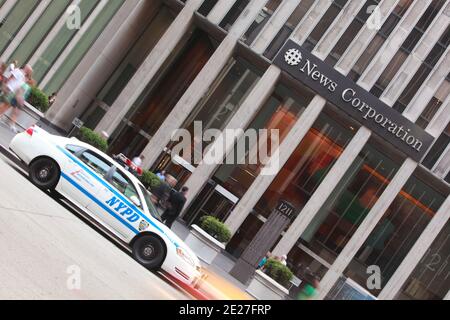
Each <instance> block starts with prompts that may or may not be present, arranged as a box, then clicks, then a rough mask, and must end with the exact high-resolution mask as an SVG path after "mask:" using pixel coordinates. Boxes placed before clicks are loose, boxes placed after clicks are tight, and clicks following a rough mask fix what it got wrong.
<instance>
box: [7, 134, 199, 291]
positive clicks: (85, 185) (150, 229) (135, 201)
mask: <svg viewBox="0 0 450 320" xmlns="http://www.w3.org/2000/svg"><path fill="white" fill-rule="evenodd" d="M9 148H10V149H11V151H13V152H14V153H15V154H16V155H17V156H18V157H19V158H20V159H21V160H22V161H23V162H24V163H25V164H26V165H27V166H28V168H29V177H30V180H31V182H32V183H33V184H35V185H36V186H37V187H39V188H40V189H42V190H50V191H57V192H58V193H60V194H61V195H62V196H63V197H65V198H66V199H68V200H69V201H70V202H72V203H73V204H74V205H76V206H77V207H79V208H80V209H81V210H83V211H84V212H85V213H87V214H88V215H89V216H91V217H93V218H94V219H95V220H96V221H98V222H99V223H100V224H101V225H102V226H103V227H105V228H106V229H107V230H109V231H110V232H112V233H113V234H114V235H116V236H117V237H118V238H119V239H120V240H122V241H123V242H125V243H126V244H128V245H129V247H130V249H131V250H132V253H133V256H134V258H135V259H136V260H137V261H138V262H139V263H141V264H142V265H143V266H145V267H147V268H148V269H150V270H158V269H159V268H161V269H162V270H164V271H166V272H168V273H169V274H171V275H172V276H174V277H176V278H177V279H180V280H181V281H183V282H184V283H187V284H190V285H194V286H195V285H197V284H198V281H199V280H200V279H201V277H202V275H201V265H200V262H199V260H198V258H197V256H196V255H195V254H194V253H193V252H192V250H191V249H189V248H188V247H187V246H186V244H185V243H183V241H182V240H180V239H179V238H178V237H177V236H176V235H175V234H174V233H173V232H172V231H171V230H170V229H169V228H167V227H166V226H165V225H164V224H163V223H162V222H161V220H160V216H159V214H158V211H157V210H156V208H155V207H154V206H153V203H152V200H151V194H150V193H149V192H148V191H147V190H146V189H145V188H144V186H143V185H142V184H141V182H140V181H139V180H138V179H137V178H136V177H134V176H133V175H132V174H131V173H130V172H128V171H126V170H125V169H123V168H122V167H121V166H120V165H119V164H118V163H117V162H115V161H114V160H113V159H111V158H110V157H108V156H107V155H106V154H104V153H102V152H100V151H99V150H97V149H95V148H93V147H92V146H90V145H88V144H86V143H83V142H80V141H79V140H77V139H69V138H64V137H59V136H54V135H51V134H49V133H48V132H46V131H45V130H43V129H41V128H39V127H37V126H34V127H31V128H29V129H28V130H26V131H25V132H23V133H19V134H18V135H16V136H15V138H14V139H13V140H12V142H11V144H10V147H9Z"/></svg>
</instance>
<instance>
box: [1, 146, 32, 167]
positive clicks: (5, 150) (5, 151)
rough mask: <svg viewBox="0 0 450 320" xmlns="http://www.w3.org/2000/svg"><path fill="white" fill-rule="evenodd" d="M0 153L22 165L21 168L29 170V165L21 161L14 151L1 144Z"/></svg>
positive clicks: (19, 165)
mask: <svg viewBox="0 0 450 320" xmlns="http://www.w3.org/2000/svg"><path fill="white" fill-rule="evenodd" d="M0 153H1V154H3V155H4V156H5V157H6V158H7V159H8V160H10V161H12V162H13V163H14V164H15V165H17V166H18V167H20V168H21V169H23V170H25V171H28V168H27V166H26V165H25V164H24V163H23V162H22V161H20V159H19V158H17V157H16V155H15V154H14V153H12V152H11V151H10V150H9V149H8V148H7V147H5V146H3V145H1V144H0Z"/></svg>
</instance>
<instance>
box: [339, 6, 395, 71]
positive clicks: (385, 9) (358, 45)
mask: <svg viewBox="0 0 450 320" xmlns="http://www.w3.org/2000/svg"><path fill="white" fill-rule="evenodd" d="M399 1H400V0H395V1H390V0H387V1H386V0H385V1H381V2H380V4H379V5H378V10H379V12H380V22H381V23H382V24H384V23H385V22H386V20H387V18H388V17H389V15H390V14H391V12H392V11H393V10H394V9H395V7H396V6H397V3H398V2H399ZM372 16H373V15H372ZM372 16H371V17H369V19H368V20H367V21H369V20H370V19H371V18H372ZM377 32H378V30H376V29H375V28H372V27H370V26H369V24H368V23H365V24H364V25H363V27H362V28H361V31H360V32H359V33H358V34H357V35H356V36H355V39H354V40H353V41H352V43H351V44H350V46H349V47H348V48H347V50H346V51H345V52H344V54H343V55H342V57H341V59H340V60H339V61H338V62H337V64H336V66H335V69H336V70H338V71H339V72H341V73H342V74H348V73H349V72H350V71H351V70H352V68H353V66H354V65H355V62H356V61H358V59H359V58H360V57H361V55H362V54H363V53H364V51H365V49H366V48H367V47H368V46H369V44H370V42H371V41H372V40H373V38H374V37H375V35H376V34H377Z"/></svg>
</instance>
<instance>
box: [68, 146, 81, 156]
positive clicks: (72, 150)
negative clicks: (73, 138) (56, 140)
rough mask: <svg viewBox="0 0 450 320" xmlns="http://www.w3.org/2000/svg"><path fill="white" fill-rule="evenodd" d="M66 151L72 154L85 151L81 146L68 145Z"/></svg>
mask: <svg viewBox="0 0 450 320" xmlns="http://www.w3.org/2000/svg"><path fill="white" fill-rule="evenodd" d="M66 150H67V151H69V152H70V153H72V154H76V153H78V152H80V151H81V150H84V148H82V147H80V146H74V145H67V146H66Z"/></svg>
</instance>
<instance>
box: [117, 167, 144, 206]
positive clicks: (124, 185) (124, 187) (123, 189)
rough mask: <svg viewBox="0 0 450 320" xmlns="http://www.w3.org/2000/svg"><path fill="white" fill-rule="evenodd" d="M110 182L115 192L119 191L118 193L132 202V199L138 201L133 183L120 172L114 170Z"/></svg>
mask: <svg viewBox="0 0 450 320" xmlns="http://www.w3.org/2000/svg"><path fill="white" fill-rule="evenodd" d="M110 182H111V184H112V185H113V186H114V187H115V188H116V189H117V190H119V192H120V193H122V194H123V195H124V196H125V197H127V198H128V199H129V200H132V198H135V199H138V200H139V195H138V193H137V190H136V188H135V187H134V185H133V183H132V182H131V180H130V179H129V178H127V177H126V176H125V175H124V174H123V173H122V172H120V171H118V170H117V169H116V171H115V172H114V175H113V177H112V179H111V181H110ZM133 203H134V202H133ZM141 205H142V204H141Z"/></svg>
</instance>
